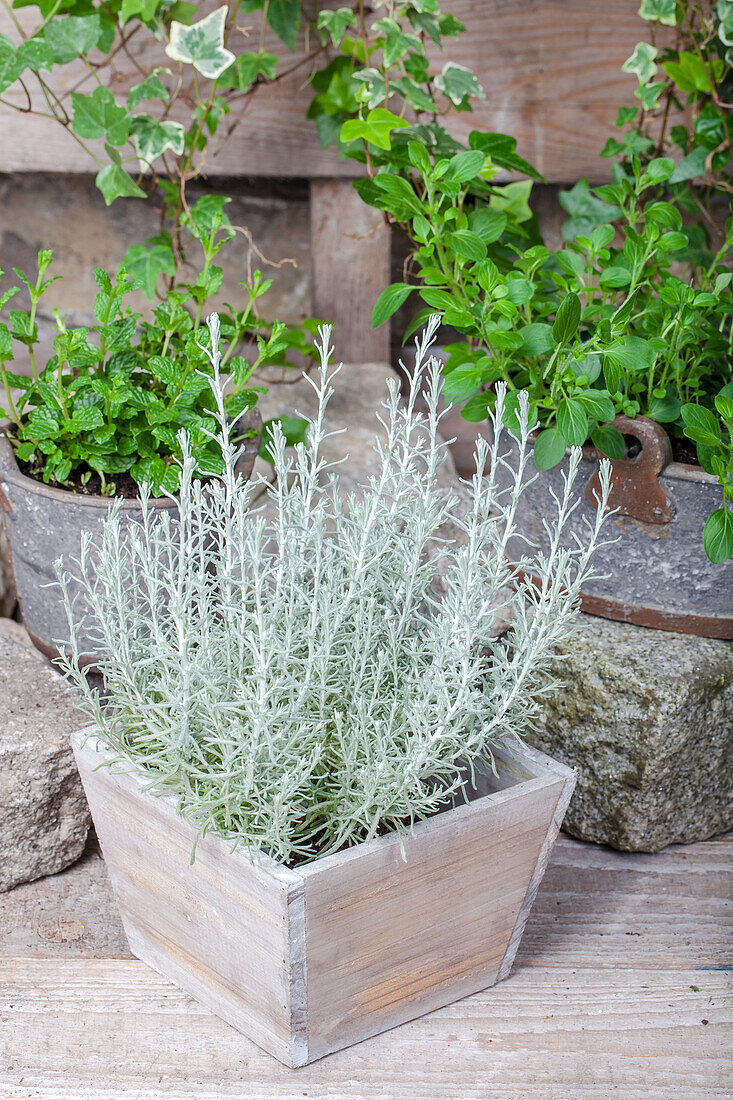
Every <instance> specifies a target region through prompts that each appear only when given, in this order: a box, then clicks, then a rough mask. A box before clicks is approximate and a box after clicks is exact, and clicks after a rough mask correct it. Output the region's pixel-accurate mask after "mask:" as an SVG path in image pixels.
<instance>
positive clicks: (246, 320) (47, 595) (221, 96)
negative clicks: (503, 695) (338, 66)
mask: <svg viewBox="0 0 733 1100" xmlns="http://www.w3.org/2000/svg"><path fill="white" fill-rule="evenodd" d="M22 6H23V7H24V8H25V9H28V10H27V11H24V12H23V14H22V16H19V17H17V18H16V17H15V15H13V38H12V40H11V39H10V38H8V37H6V36H5V35H2V36H0V55H2V72H1V73H0V92H5V91H6V90H8V89H9V90H10V95H9V97H6V98H5V99H4V104H5V107H6V108H8V109H12V108H15V109H16V110H18V111H19V112H20V113H21V114H22V115H23V116H25V115H33V114H40V115H43V116H45V117H48V116H49V115H50V116H51V117H53V118H55V119H56V120H57V122H58V124H59V126H60V127H62V128H63V129H64V130H65V131H66V133H67V134H68V135H69V136H70V138H72V139H73V140H74V141H75V142H76V143H77V145H78V146H79V147H80V148H82V149H83V150H84V151H85V153H86V154H87V155H88V157H89V164H90V167H92V168H94V170H95V171H96V184H97V187H98V188H99V190H100V192H101V194H102V196H103V198H104V201H105V203H106V204H107V205H110V204H112V203H113V202H115V201H120V200H124V201H129V200H145V199H148V200H149V201H151V202H154V203H155V204H156V207H157V209H158V210H159V212H160V228H159V231H158V232H157V233H156V234H155V235H154V236H153V237H151V238H149V239H147V240H144V241H137V242H134V243H132V244H131V246H130V248H129V249H128V252H127V254H126V255H125V257H124V261H123V264H124V269H125V273H124V274H123V273H122V272H119V273H118V274H117V276H116V277H110V276H109V275H108V274H106V273H104V272H99V273H98V282H99V295H98V297H97V301H96V303H95V317H96V323H95V322H92V324H91V326H89V329H85V328H83V327H77V328H75V329H71V328H69V327H68V326H66V324H65V322H63V321H62V320H60V319H59V322H58V332H57V335H56V339H55V346H54V349H53V350H54V354H53V355H52V356H51V357H50V359H49V360H48V362H47V363H45V364H43V363H38V362H37V358H38V353H39V341H38V326H37V321H38V308H39V303H40V300H41V297H42V295H43V294H44V293H45V291H46V289H47V287H48V285H49V280H47V279H46V271H47V268H48V265H49V263H50V253H48V252H43V253H42V254H41V259H40V263H39V271H38V276H37V278H35V279H26V278H25V276H22V274H21V273H20V272H18V275H19V277H21V278H22V279H23V281H24V283H25V284H26V287H27V290H28V293H29V295H30V304H29V308H28V309H26V310H17V309H16V310H11V311H10V315H9V320H8V324H2V325H0V365H1V367H2V373H3V381H4V383H5V402H4V404H5V405H6V407H5V410H4V411H5V414H6V416H7V418H8V420H9V427H8V431H7V433H6V439H5V441H4V442H2V441H0V462H1V469H0V476H1V477H2V486H3V489H2V497H1V498H0V503H2V507H3V513H4V521H5V526H6V528H7V530H8V537H9V541H10V544H11V549H12V554H13V565H14V572H15V576H16V582H17V588H18V596H19V604H20V607H21V610H22V613H23V616H24V619H25V622H26V625H27V627H28V629H29V631H30V633H31V636H32V637H33V640H34V642H35V643H36V645H38V647H39V648H40V649H42V650H43V651H44V652H46V653H48V654H50V655H53V654H54V653H55V652H56V650H55V640H56V639H58V638H59V637H60V635H61V633H62V632H63V623H64V618H63V609H62V607H61V604H60V602H59V600H58V599H56V598H55V595H54V592H53V590H52V589H51V590H49V589H48V588H46V587H45V585H46V584H47V583H48V582H50V581H51V580H52V577H53V571H52V567H51V562H52V560H53V558H54V557H55V556H56V554H58V553H62V554H67V555H68V554H71V555H76V554H78V548H79V535H80V531H81V530H82V529H83V528H86V527H92V528H98V526H99V524H100V523H101V522H102V519H103V517H104V516H105V515H106V513H107V511H108V508H109V500H110V499H111V497H112V496H113V495H114V494H115V493H116V494H118V495H119V494H123V495H124V494H132V495H131V496H129V495H128V497H127V499H126V500H125V502H124V503H123V504H122V506H121V509H122V510H121V515H124V516H127V517H129V518H130V519H131V520H133V519H137V518H138V517H139V512H140V505H139V502H138V500H137V499H136V493H137V485H138V484H139V483H140V482H141V481H145V482H146V483H147V484H148V486H149V487H150V490H151V492H152V494H153V496H155V497H156V499H157V503H156V505H155V506H156V507H159V508H170V507H171V502H170V501H169V500H168V499H167V498H165V497H160V495H159V494H161V493H162V492H167V493H173V492H175V491H176V485H177V477H178V473H177V466H176V465H175V463H173V462H172V458H173V456H174V455H175V454H176V453H177V450H178V443H177V439H176V436H177V432H178V431H179V429H180V428H181V427H183V426H184V425H185V426H186V427H187V429H188V430H189V432H190V433H191V443H192V447H193V448H194V451H195V453H196V456H197V462H198V470H199V473H201V474H205V473H206V471H207V469H208V466H207V463H210V462H211V461H213V462H214V463H216V461H217V452H216V449H215V448H214V449H213V450H212V448H211V444H210V441H209V440H208V439H207V438H206V435H205V432H206V431H207V430H208V428H209V427H210V423H209V418H208V415H209V410H208V408H207V400H208V398H207V393H208V391H207V390H206V387H205V385H203V386H202V380H201V378H200V376H199V374H198V372H199V371H200V370H201V369H205V367H206V362H207V361H206V359H205V358H204V359H202V352H201V349H200V348H199V346H198V341H199V339H201V338H202V333H201V332H200V331H199V330H200V321H201V317H202V311H203V310H204V307H205V305H206V303H207V302H208V301H209V300H210V299H211V297H212V296H213V295H215V294H217V292H218V291H219V290H220V288H221V285H222V280H223V271H222V268H221V267H220V266H218V253H219V250H220V249H221V248H222V246H224V245H225V244H227V243H228V241H229V240H231V239H232V237H233V235H234V234H235V233H243V234H245V235H247V237H248V239H249V240H250V244H251V248H250V259H248V261H247V271H246V278H245V279H244V280H243V284H242V285H243V287H244V290H243V291H240V292H239V298H240V301H239V302H235V304H234V305H232V306H231V307H229V306H227V309H228V317H226V318H222V330H223V332H224V334H225V337H226V338H227V340H228V341H229V346H228V348H227V351H226V352H225V355H226V365H227V367H228V368H229V374H230V377H231V385H230V393H229V398H228V400H229V408H230V411H233V410H235V409H236V410H237V411H240V410H241V408H242V407H243V406H244V405H249V406H250V407H253V406H254V404H255V402H256V399H257V394H256V392H255V389H254V388H253V387H252V386H250V385H249V382H248V378H249V375H250V374H251V369H252V368H253V367H254V366H255V365H257V364H262V363H268V362H269V363H278V364H286V358H287V354H288V351H289V350H291V349H292V350H295V351H305V352H307V348H308V345H309V332H308V325H307V323H306V324H305V325H304V326H303V327H302V329H299V328H289V329H285V327H284V326H281V325H277V324H276V325H274V326H271V325H267V324H265V323H264V322H263V321H262V320H261V318H260V317H259V315H258V302H259V299H260V298H261V295H262V294H263V293H264V291H265V290H266V289H267V286H269V285H270V284H269V281H268V280H265V279H263V277H262V275H261V273H260V272H258V271H253V270H252V266H253V265H252V263H251V257H252V256H254V255H257V256H258V257H259V258H260V261H261V262H263V263H265V264H267V263H269V262H270V261H268V260H267V259H266V258H265V257H264V256H262V254H261V253H260V252H259V251H258V250H257V248H256V246H255V245H254V243H253V242H252V241H251V238H249V234H248V231H247V230H246V228H245V227H242V226H233V225H232V224H231V221H230V219H229V218H228V217H227V214H226V209H225V208H226V205H227V203H228V202H229V199H228V198H226V196H222V195H214V194H204V195H202V196H200V197H199V198H198V199H197V201H194V199H193V197H192V195H191V188H190V184H191V182H192V181H195V180H199V179H200V178H201V177H202V176H204V175H205V169H206V164H207V159H208V161H209V162H210V161H211V159H212V157H213V156H215V154H216V151H217V148H218V145H219V144H220V143H221V142H222V141H224V140H226V138H227V137H228V136H229V134H231V132H232V130H233V128H234V127H235V126H236V125H237V123H238V121H239V119H240V118H241V116H242V114H243V113H244V107H245V105H246V101H247V100H248V99H250V98H251V97H252V96H255V95H257V94H258V92H259V90H260V88H262V87H263V86H264V85H266V84H268V83H271V82H273V81H276V80H279V79H280V78H281V77H282V76H283V75H287V72H288V71H289V67H288V65H287V63H285V62H284V61H283V59H278V58H277V57H276V56H275V55H274V54H272V53H270V52H269V51H268V50H266V49H265V48H264V37H265V33H266V31H272V32H274V34H275V35H276V36H277V38H278V39H279V40H280V41H281V42H282V43H283V44H284V45H285V46H286V47H287V49H288V50H290V51H292V50H293V49H294V48H295V42H296V37H297V34H298V31H299V27H300V24H301V16H300V5H299V4H298V3H295V4H289V5H282V4H277V5H276V4H267V3H264V4H263V3H259V5H258V4H257V3H254V4H253V3H248V4H247V5H244V8H245V9H246V11H247V12H249V13H250V14H252V13H254V12H255V11H256V10H257V8H258V7H259V8H260V9H261V13H258V14H257V15H256V16H255V18H256V19H257V20H258V23H259V25H258V27H257V31H258V33H257V34H256V35H255V36H253V37H252V39H250V41H249V42H247V41H246V40H247V39H248V38H249V32H250V29H251V28H245V27H243V26H242V24H241V19H240V17H241V16H242V14H243V11H242V9H243V5H242V4H241V2H232V3H230V4H224V5H221V6H220V7H219V8H217V9H216V10H214V11H210V12H208V13H207V14H206V15H205V16H204V17H203V18H200V19H197V5H195V4H190V3H187V2H179V3H171V2H170V0H158V2H148V0H146V2H145V3H139V2H135V0H111V2H107V0H103V2H100V0H91V2H89V0H68V2H64V3H63V4H51V5H49V4H45V3H39V4H33V3H24V4H23V5H22ZM34 9H37V20H36V23H35V24H34V23H33V22H32V16H33V10H34ZM143 39H144V40H146V41H147V47H146V48H145V49H141V48H140V45H141V41H142V40H143ZM131 42H132V43H133V51H134V57H132V54H131V51H130V43H131ZM253 42H254V43H255V45H254V48H252V49H242V48H241V47H242V46H244V45H251V44H252V43H253ZM320 52H321V48H320V47H317V48H316V50H315V52H314V54H313V59H315V57H316V56H317V55H318V54H319V53H320ZM131 57H132V60H133V61H134V66H133V75H132V78H131V66H130V60H131ZM82 62H83V69H82V70H81V76H79V75H78V73H77V72H76V69H75V68H74V67H75V66H76V68H77V69H78V68H79V67H80V65H81V63H82ZM70 68H71V69H72V70H73V71H74V78H73V79H72V78H71V76H70V75H69V72H68V70H69V69H70ZM64 75H66V79H64ZM59 76H60V77H61V79H59ZM19 87H21V88H22V89H23V92H24V95H23V102H22V103H17V102H14V100H13V98H12V92H13V91H14V90H17V88H19ZM120 88H124V89H125V91H124V94H121V93H120V91H119V89H120ZM275 266H277V265H275ZM243 274H245V272H243ZM133 288H135V289H138V290H139V291H141V292H142V293H143V294H144V295H145V296H146V297H147V298H148V300H149V301H150V303H151V310H150V312H148V313H147V314H146V316H145V318H143V317H141V316H140V315H138V314H135V313H133V312H132V311H130V310H129V309H127V308H126V296H127V294H128V292H129V291H130V290H132V289H133ZM16 289H17V288H11V289H10V290H9V291H7V292H6V293H5V295H3V296H2V297H1V298H0V301H1V302H2V304H3V305H6V304H7V303H8V299H9V297H10V296H11V295H12V294H14V293H15V292H16ZM11 304H14V303H11ZM92 333H96V335H92ZM243 340H245V342H249V343H252V344H254V342H255V341H256V340H262V341H264V343H263V344H262V345H261V346H258V347H256V348H255V349H254V353H253V354H252V355H247V358H246V359H245V358H244V357H243V356H242V350H243V349H242V346H241V345H242V341H243ZM95 341H96V342H95ZM23 347H24V348H25V349H26V354H27V353H28V352H29V353H30V370H31V372H32V377H31V378H30V379H27V378H25V377H24V376H23V372H22V370H15V371H14V372H12V373H11V371H10V369H9V364H10V363H11V362H12V361H13V360H17V359H18V358H19V355H18V353H19V352H21V351H22V350H23ZM286 365H288V364H286ZM17 389H20V397H18V396H17V393H14V391H17ZM258 424H259V419H258V416H257V414H256V413H255V412H253V413H252V416H251V418H250V421H248V422H247V429H248V430H250V431H251V432H252V438H251V440H250V444H249V460H250V461H251V460H252V459H253V455H254V452H255V451H256V449H257V448H256V444H255V435H256V429H257V426H258ZM295 428H296V430H297V428H298V425H295ZM212 456H213V457H212ZM18 461H19V463H20V466H18V464H17V463H18ZM49 535H50V536H51V537H50V539H49ZM49 542H50V543H51V545H52V549H51V550H49V549H48V546H49ZM88 656H91V652H90V653H89V654H88Z"/></svg>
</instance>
